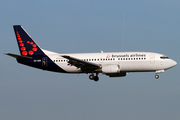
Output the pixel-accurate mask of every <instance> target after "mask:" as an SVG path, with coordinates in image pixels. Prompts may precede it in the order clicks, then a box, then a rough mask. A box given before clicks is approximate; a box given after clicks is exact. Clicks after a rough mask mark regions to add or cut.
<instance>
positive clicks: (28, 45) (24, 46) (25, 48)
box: [13, 25, 44, 56]
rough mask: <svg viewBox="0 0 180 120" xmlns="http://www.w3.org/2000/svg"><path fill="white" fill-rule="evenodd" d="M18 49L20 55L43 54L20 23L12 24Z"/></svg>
mask: <svg viewBox="0 0 180 120" xmlns="http://www.w3.org/2000/svg"><path fill="white" fill-rule="evenodd" d="M13 27H14V32H15V35H16V39H17V43H18V46H19V51H20V54H21V55H22V56H34V55H44V52H43V51H42V50H41V48H40V47H39V46H38V45H37V44H36V43H35V42H34V40H33V39H32V38H31V36H30V35H29V34H28V33H27V32H26V31H25V30H24V29H23V27H22V26H20V25H14V26H13Z"/></svg>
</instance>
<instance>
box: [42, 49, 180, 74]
mask: <svg viewBox="0 0 180 120" xmlns="http://www.w3.org/2000/svg"><path fill="white" fill-rule="evenodd" d="M44 52H45V53H46V54H47V55H48V56H49V57H50V59H51V60H52V61H54V62H55V63H56V64H57V65H58V66H59V67H61V68H62V69H63V70H65V71H67V72H69V73H81V72H82V71H81V69H80V68H77V67H75V66H71V65H70V64H68V60H67V59H65V58H63V57H61V56H62V55H68V56H71V57H74V58H78V59H81V60H83V61H88V62H91V63H95V64H99V65H101V66H105V65H119V66H120V71H121V72H150V71H162V70H166V69H169V68H171V67H173V66H175V65H176V64H177V63H176V62H175V61H174V60H172V59H169V58H161V57H163V56H164V55H162V54H158V53H152V52H109V53H80V54H58V53H52V52H49V51H44ZM99 72H102V71H99Z"/></svg>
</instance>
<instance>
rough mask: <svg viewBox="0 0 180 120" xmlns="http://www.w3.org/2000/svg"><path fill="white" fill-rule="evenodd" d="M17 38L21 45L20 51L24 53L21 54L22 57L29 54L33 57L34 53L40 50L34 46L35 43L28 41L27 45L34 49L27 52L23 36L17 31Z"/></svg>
mask: <svg viewBox="0 0 180 120" xmlns="http://www.w3.org/2000/svg"><path fill="white" fill-rule="evenodd" d="M16 36H17V40H18V43H19V46H20V50H21V51H22V52H21V54H22V55H24V56H25V55H27V54H29V55H33V54H34V52H35V51H37V50H38V49H37V45H36V44H34V42H31V41H26V43H27V44H30V45H32V49H31V50H28V51H26V50H27V48H26V47H27V46H26V43H25V44H24V43H23V40H22V39H21V36H20V35H19V33H18V32H17V31H16Z"/></svg>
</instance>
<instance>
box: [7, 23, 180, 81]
mask: <svg viewBox="0 0 180 120" xmlns="http://www.w3.org/2000/svg"><path fill="white" fill-rule="evenodd" d="M13 27H14V32H15V36H16V39H17V43H18V46H19V51H20V55H16V54H11V53H5V54H6V55H9V56H11V57H14V58H16V59H17V62H18V63H21V64H24V65H27V66H31V67H35V68H39V69H42V70H48V71H53V72H60V73H77V74H80V73H86V74H88V73H90V75H89V79H91V80H94V81H98V80H99V77H98V74H99V73H102V74H105V75H107V76H109V77H123V76H126V74H127V73H129V72H155V78H156V79H158V78H159V75H158V73H162V72H165V70H167V69H169V68H172V67H174V66H175V65H176V64H177V63H176V62H175V61H174V60H172V59H169V58H168V57H167V56H165V55H162V54H159V53H153V52H108V53H104V52H103V51H101V52H100V53H77V54H62V53H56V52H51V51H48V50H45V49H42V48H40V47H39V46H38V44H37V43H36V42H35V41H34V40H33V39H32V38H31V37H30V35H29V34H28V33H27V32H26V31H25V30H24V29H23V27H22V26H20V25H14V26H13Z"/></svg>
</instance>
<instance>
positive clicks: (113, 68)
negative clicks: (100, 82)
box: [102, 65, 120, 74]
mask: <svg viewBox="0 0 180 120" xmlns="http://www.w3.org/2000/svg"><path fill="white" fill-rule="evenodd" d="M102 73H104V74H111V73H120V66H119V65H105V66H102Z"/></svg>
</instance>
